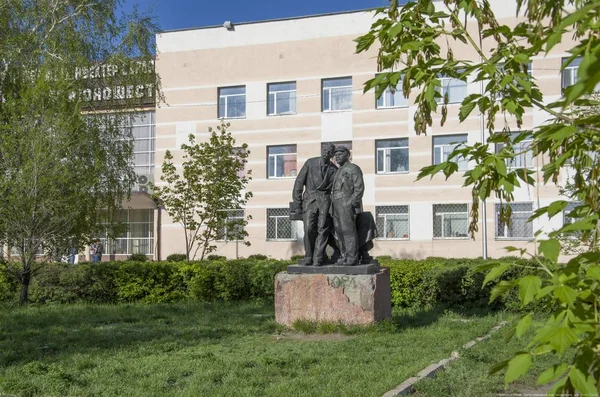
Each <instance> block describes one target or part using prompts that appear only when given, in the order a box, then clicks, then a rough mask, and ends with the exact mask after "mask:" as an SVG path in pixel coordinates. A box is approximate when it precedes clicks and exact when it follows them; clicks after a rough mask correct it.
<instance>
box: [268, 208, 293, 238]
mask: <svg viewBox="0 0 600 397" xmlns="http://www.w3.org/2000/svg"><path fill="white" fill-rule="evenodd" d="M267 240H296V230H295V228H294V227H293V226H292V221H291V220H290V209H289V208H267Z"/></svg>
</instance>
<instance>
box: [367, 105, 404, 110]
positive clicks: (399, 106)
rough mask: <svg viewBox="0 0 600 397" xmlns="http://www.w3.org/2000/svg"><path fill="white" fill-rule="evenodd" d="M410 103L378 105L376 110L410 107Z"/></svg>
mask: <svg viewBox="0 0 600 397" xmlns="http://www.w3.org/2000/svg"><path fill="white" fill-rule="evenodd" d="M408 107H409V105H398V106H377V105H375V110H387V109H408Z"/></svg>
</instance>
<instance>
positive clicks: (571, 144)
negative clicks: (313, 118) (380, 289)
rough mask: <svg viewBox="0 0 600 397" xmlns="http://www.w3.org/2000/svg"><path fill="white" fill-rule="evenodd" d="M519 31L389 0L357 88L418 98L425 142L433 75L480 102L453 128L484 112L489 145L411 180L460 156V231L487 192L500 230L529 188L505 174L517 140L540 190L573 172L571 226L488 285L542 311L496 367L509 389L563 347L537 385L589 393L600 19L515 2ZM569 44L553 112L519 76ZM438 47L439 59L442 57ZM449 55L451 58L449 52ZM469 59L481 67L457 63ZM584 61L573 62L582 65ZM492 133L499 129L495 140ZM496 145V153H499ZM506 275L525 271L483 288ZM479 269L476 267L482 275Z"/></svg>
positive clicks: (482, 6)
mask: <svg viewBox="0 0 600 397" xmlns="http://www.w3.org/2000/svg"><path fill="white" fill-rule="evenodd" d="M516 3H517V6H518V7H517V14H518V15H519V16H521V22H519V23H518V24H517V25H516V26H506V25H502V24H501V22H500V21H499V20H498V18H496V16H495V15H494V12H493V11H492V7H491V6H490V3H489V2H488V0H445V1H444V2H437V1H436V2H434V1H432V0H416V1H411V2H408V3H407V4H406V5H404V6H400V4H399V2H398V1H396V0H393V1H391V2H390V6H389V8H386V9H379V10H377V12H376V15H377V17H378V18H377V20H376V22H374V23H373V25H372V27H371V30H370V31H369V32H368V33H366V34H365V35H363V36H361V37H359V38H358V39H357V40H356V41H357V51H358V52H362V51H367V50H368V49H369V48H371V47H372V46H373V45H374V44H375V43H377V44H378V45H379V48H378V49H377V51H378V57H377V63H378V68H379V71H381V72H382V73H381V74H378V75H377V76H376V77H374V78H373V79H371V80H369V81H368V82H367V83H366V84H365V91H367V90H370V89H375V91H376V94H377V95H381V94H382V93H383V91H384V90H385V89H386V88H388V87H389V88H390V89H395V88H396V86H397V84H398V83H399V82H400V83H401V87H402V90H403V92H404V94H405V96H407V97H408V94H409V93H410V92H411V91H412V90H416V91H417V95H416V97H415V98H416V99H415V102H416V105H417V111H416V113H415V116H414V119H415V130H416V132H417V134H424V133H425V132H426V129H427V127H428V126H431V125H432V114H433V113H434V112H436V111H438V102H441V106H439V107H440V111H441V114H442V124H443V123H444V122H445V118H446V115H447V104H448V98H447V97H444V96H442V94H440V92H439V88H440V86H441V83H440V79H439V77H440V76H441V75H446V76H450V77H454V78H457V79H460V80H463V81H466V79H467V77H468V76H470V77H471V78H474V81H475V82H479V83H480V84H481V85H482V90H481V93H478V94H471V95H468V96H467V97H466V98H465V99H464V100H463V101H462V103H461V105H460V112H459V119H460V121H461V122H462V121H464V120H465V119H466V118H467V117H468V116H469V115H470V114H472V113H473V112H479V113H480V114H482V115H483V116H484V117H485V119H486V120H487V122H486V128H487V132H488V134H489V138H488V139H487V142H484V143H477V144H475V145H466V146H464V147H460V148H458V149H456V150H455V151H454V152H453V153H452V154H451V155H450V156H449V159H448V161H446V162H444V163H442V164H439V165H435V166H430V167H425V168H423V169H422V170H421V173H420V174H419V176H418V179H421V178H424V177H427V176H433V175H434V174H437V173H439V172H443V173H444V175H445V176H446V177H447V178H448V177H450V176H451V175H452V174H454V173H456V172H457V171H458V165H457V159H458V158H460V157H464V158H466V159H468V160H469V161H470V162H471V164H473V167H472V168H471V169H470V170H468V171H466V172H465V173H464V186H468V187H470V188H471V189H472V197H473V204H472V211H471V222H470V225H469V230H470V232H471V235H472V236H474V234H475V232H477V224H478V211H479V203H480V201H484V200H486V199H488V198H489V197H490V196H491V195H495V196H496V197H497V198H498V199H499V200H500V201H501V202H502V203H504V205H503V207H502V208H503V209H502V211H501V214H500V216H501V220H502V221H504V222H507V223H509V222H510V219H511V207H510V204H511V202H512V201H513V192H514V189H515V188H516V187H518V186H520V185H521V184H527V185H532V186H534V185H535V183H536V179H535V178H534V174H535V173H536V172H537V171H534V170H528V169H519V168H518V169H510V168H508V167H507V166H506V164H507V161H510V160H511V159H513V158H514V157H515V156H517V155H519V154H520V153H519V150H521V149H519V148H522V147H523V145H519V143H520V142H522V141H523V140H525V139H532V144H531V145H530V147H529V148H526V149H525V150H531V151H532V153H533V155H535V156H538V157H539V158H543V159H544V162H545V165H544V166H543V167H542V169H541V173H542V177H541V179H542V180H543V183H558V180H559V176H560V175H561V174H562V173H565V172H566V170H567V169H569V172H570V174H571V175H572V186H571V189H570V193H571V196H572V197H574V198H576V199H577V200H578V201H579V202H580V203H581V204H580V205H578V206H576V207H575V209H574V210H572V211H570V213H569V216H570V217H572V218H575V219H577V220H576V221H575V222H573V223H571V224H568V225H564V226H563V227H561V228H559V229H558V230H554V231H551V232H549V233H547V235H544V233H538V234H536V239H537V243H538V244H537V245H538V252H534V253H528V252H526V251H525V250H523V249H517V248H514V247H507V249H508V250H509V251H517V252H519V253H520V254H521V255H522V256H523V255H528V256H530V257H531V258H532V259H533V261H534V265H533V270H534V271H535V273H534V274H533V275H532V274H530V275H527V276H523V277H520V278H518V279H514V280H504V281H500V282H499V283H497V285H496V287H495V288H494V289H493V291H492V299H496V298H498V297H499V296H501V295H503V294H505V293H507V292H508V291H510V290H512V289H515V288H516V289H518V291H519V296H520V299H521V303H522V305H523V307H525V306H526V305H527V304H529V303H530V302H538V303H540V304H545V305H547V307H548V308H549V309H551V312H550V313H551V314H550V315H548V318H547V322H546V323H545V325H544V326H543V327H542V328H540V329H539V330H538V331H537V332H536V333H535V335H534V336H533V338H532V339H531V341H530V344H529V345H528V348H527V350H525V351H521V352H519V353H517V354H516V355H515V356H514V357H513V358H511V359H510V360H507V361H505V362H502V363H500V364H499V365H497V366H496V367H495V368H494V369H493V370H494V371H498V370H503V369H505V370H506V372H505V380H506V382H507V383H509V382H511V381H513V380H515V379H517V378H519V377H520V376H522V375H523V374H524V373H525V372H527V370H528V369H529V368H530V366H531V363H532V360H534V359H535V358H536V357H538V356H540V355H544V354H557V355H559V356H560V357H563V356H562V354H563V353H564V352H565V350H567V349H569V348H572V349H574V351H575V355H574V358H573V360H572V361H565V359H564V358H563V362H562V363H561V364H558V365H555V366H554V367H551V368H548V369H547V370H546V371H544V372H543V373H542V374H541V375H540V377H539V379H538V382H539V383H549V382H552V381H556V384H555V385H554V387H553V390H552V391H551V393H552V392H554V393H574V392H575V390H577V391H579V392H580V393H582V394H589V395H596V394H597V393H598V391H599V390H600V355H598V346H600V323H599V320H598V319H599V318H600V316H599V314H600V313H599V308H600V264H599V262H600V252H598V236H599V233H598V232H599V230H598V218H599V214H600V189H599V186H598V184H599V183H600V158H599V156H598V155H597V153H598V152H599V151H600V115H599V114H598V112H597V111H595V110H597V106H598V101H597V99H594V97H592V96H590V94H592V93H593V92H594V90H595V89H596V87H597V84H598V82H599V81H600V36H599V35H598V26H599V25H598V23H599V22H598V21H599V20H600V1H599V0H582V1H572V0H544V1H539V0H529V1H527V2H526V1H524V0H516ZM567 37H569V38H570V39H571V40H572V43H573V44H572V45H571V47H570V49H569V50H568V53H569V54H570V57H569V58H568V60H567V62H565V63H564V64H563V69H564V68H565V67H568V66H569V65H570V64H571V63H573V61H575V60H576V59H581V64H580V66H579V68H578V71H577V82H576V83H575V84H574V85H572V86H571V87H569V88H567V89H566V90H565V91H564V93H563V97H562V98H561V99H560V100H558V101H557V102H555V103H551V104H549V103H546V102H544V98H543V95H542V93H541V91H540V90H539V89H538V87H537V84H536V81H535V79H532V78H531V77H529V75H528V74H527V65H528V63H529V62H530V61H531V60H532V58H533V57H536V56H540V57H543V56H544V55H545V54H546V53H548V52H549V51H551V50H552V49H553V48H554V47H555V46H556V45H557V44H558V43H560V42H561V41H563V40H564V39H566V38H567ZM444 47H445V50H443V49H444ZM453 48H454V50H453ZM472 50H474V51H475V53H476V54H477V55H478V58H479V59H475V60H473V59H468V58H461V57H460V56H457V55H459V54H468V53H469V52H471V51H472ZM579 57H581V58H579ZM531 108H534V109H539V110H542V111H544V112H546V114H548V118H549V121H548V122H547V123H545V124H543V125H540V126H537V127H535V128H534V129H532V130H525V131H521V132H520V133H518V134H514V135H513V134H510V133H509V132H510V125H509V124H508V123H504V124H503V125H501V126H500V127H497V124H498V123H499V121H502V120H507V119H510V118H512V119H514V120H515V124H516V127H517V128H518V129H519V130H521V129H522V125H523V115H524V113H525V111H526V109H531ZM497 129H499V130H501V132H499V133H498V132H496V130H497ZM496 143H501V144H503V147H502V149H501V150H499V151H498V152H496V151H495V150H494V146H495V144H496ZM567 204H568V202H567V201H566V200H557V201H555V202H553V203H552V204H550V205H549V206H547V207H543V208H539V209H537V211H535V213H534V215H533V216H532V218H531V219H530V221H531V220H533V219H535V218H538V217H542V216H547V217H553V216H556V215H558V214H562V211H563V210H564V209H565V208H566V207H567ZM569 232H577V233H579V234H580V235H581V238H582V239H583V240H584V241H585V242H586V250H585V252H581V253H579V254H578V255H577V256H575V257H574V258H573V259H571V260H569V262H568V263H567V264H566V265H563V264H559V263H558V259H559V254H560V252H561V249H562V248H563V247H562V245H561V241H560V238H559V237H560V236H561V235H564V233H569ZM511 266H516V267H525V266H531V265H523V264H522V263H520V262H518V261H516V262H515V263H514V264H512V265H506V264H497V265H492V266H490V267H491V269H490V267H488V268H487V269H485V270H488V269H489V273H488V274H487V275H486V278H485V283H488V282H492V281H494V280H497V279H498V278H499V277H500V276H501V275H502V274H504V273H505V272H506V270H508V269H509V268H510V267H511ZM482 270H484V269H482ZM531 320H532V317H531V313H528V314H526V315H524V316H523V317H522V319H521V320H520V321H519V323H518V324H517V325H516V326H515V328H514V329H513V333H514V334H516V335H517V336H518V337H522V336H523V334H524V333H525V331H527V330H528V329H529V327H530V325H531V322H532V321H531Z"/></svg>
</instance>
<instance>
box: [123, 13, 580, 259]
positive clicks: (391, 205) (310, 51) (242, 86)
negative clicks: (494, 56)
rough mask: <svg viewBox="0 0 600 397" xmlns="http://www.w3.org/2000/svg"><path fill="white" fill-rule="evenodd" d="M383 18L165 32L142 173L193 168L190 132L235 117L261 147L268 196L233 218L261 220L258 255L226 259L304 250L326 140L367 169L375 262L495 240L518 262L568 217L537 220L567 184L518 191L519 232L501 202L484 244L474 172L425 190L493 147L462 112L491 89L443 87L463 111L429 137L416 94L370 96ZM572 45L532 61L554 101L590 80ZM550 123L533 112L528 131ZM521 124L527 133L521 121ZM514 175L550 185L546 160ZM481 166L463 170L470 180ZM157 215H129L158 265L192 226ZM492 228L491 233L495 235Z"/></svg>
mask: <svg viewBox="0 0 600 397" xmlns="http://www.w3.org/2000/svg"><path fill="white" fill-rule="evenodd" d="M494 6H495V7H496V8H497V15H499V17H500V18H501V23H504V24H507V25H509V26H511V25H512V26H514V25H515V24H516V23H517V22H518V20H517V19H516V18H514V15H515V8H514V7H513V8H512V9H511V7H510V6H507V5H506V4H505V3H504V2H502V3H501V2H497V4H496V3H495V4H494ZM372 22H373V14H372V13H371V12H348V13H340V14H332V15H320V16H310V17H301V18H293V19H286V20H275V21H265V22H256V23H244V24H234V25H233V26H228V27H224V26H218V27H207V28H200V29H192V30H182V31H173V32H166V33H162V34H160V35H158V37H157V48H158V55H157V59H156V71H157V73H158V74H159V75H160V78H161V84H162V90H163V94H164V102H161V103H157V106H156V110H155V113H154V112H149V113H148V114H149V119H151V120H152V122H151V123H150V124H151V128H152V132H151V133H148V131H146V132H142V130H143V128H140V134H142V135H140V138H138V137H137V135H136V139H140V141H138V142H139V143H136V165H139V166H140V167H142V166H143V167H146V168H144V170H143V175H148V178H153V179H154V180H155V181H156V183H157V184H160V164H162V162H163V159H164V154H165V152H166V150H170V151H171V152H172V153H173V155H174V162H175V163H176V164H177V163H179V164H180V163H181V162H182V155H183V154H182V152H181V151H180V150H179V148H180V146H181V144H183V143H187V139H188V135H189V134H194V135H195V136H196V137H197V139H198V140H202V139H203V138H207V137H208V135H209V134H208V127H210V126H213V127H214V126H216V125H218V123H219V121H220V119H225V120H226V121H228V122H229V123H230V124H231V128H230V130H231V131H232V133H233V135H234V136H235V138H236V140H237V142H238V143H240V144H242V143H247V144H248V145H249V150H250V155H249V158H248V160H249V162H248V164H247V168H248V169H251V170H252V178H253V179H252V181H251V182H250V184H249V185H248V189H249V190H250V191H252V193H253V195H254V197H253V198H252V199H251V200H250V201H249V202H248V205H247V206H246V208H244V209H243V211H235V212H234V211H232V212H231V213H230V216H231V217H240V216H248V215H251V217H252V219H251V220H250V221H249V224H248V225H247V226H246V231H247V232H248V234H249V236H248V237H247V240H248V241H249V242H250V243H251V245H250V246H248V247H247V246H245V245H244V244H241V242H239V241H222V242H219V244H218V246H219V247H218V250H217V251H216V252H215V253H216V254H219V255H225V256H227V257H230V258H231V257H233V258H235V257H236V256H238V257H246V256H248V255H251V254H258V253H260V254H266V255H269V256H271V257H274V258H290V257H291V256H292V255H297V254H301V253H302V252H303V246H302V224H301V222H298V221H290V220H289V219H288V214H289V210H288V203H289V202H290V201H291V198H292V186H293V183H294V179H295V175H296V173H297V172H298V171H299V170H300V168H301V167H302V165H303V164H304V162H305V161H306V160H307V159H308V158H310V157H314V156H318V155H319V154H320V150H321V145H322V144H323V143H325V142H333V143H335V144H343V145H346V146H348V147H349V148H351V150H352V157H351V160H352V162H354V163H356V164H357V165H359V166H360V167H361V168H362V170H363V174H364V180H365V187H366V189H365V196H364V198H363V205H364V209H365V210H366V211H371V212H372V213H373V215H374V216H375V218H376V221H377V226H378V231H379V238H378V239H377V241H376V243H375V248H374V250H373V251H372V252H373V254H374V255H391V256H393V257H406V258H423V257H428V256H447V257H478V256H481V255H482V250H483V242H482V240H484V239H485V241H486V243H487V244H486V245H487V253H488V255H489V256H491V257H499V256H503V255H505V254H506V252H505V250H504V249H503V247H505V246H507V245H513V246H517V247H527V248H529V249H531V250H532V251H533V250H534V248H535V247H534V245H533V244H534V243H533V242H532V240H533V236H534V232H535V231H536V230H537V229H539V228H556V227H558V226H560V225H561V224H562V222H563V220H562V219H558V218H554V219H552V220H551V221H550V220H548V219H541V220H536V221H534V222H533V224H529V223H527V222H526V220H527V218H528V217H529V216H530V215H531V213H532V212H533V211H534V210H535V209H536V208H538V207H540V206H545V205H548V203H550V202H551V201H553V200H555V199H557V197H558V195H559V190H558V188H556V187H555V186H552V185H548V186H543V185H538V186H537V187H536V188H529V187H523V188H521V189H518V190H517V191H516V193H515V204H514V205H513V222H512V225H511V226H510V227H509V226H507V225H504V224H501V223H500V222H498V219H497V218H498V217H497V213H498V207H499V203H497V202H494V201H493V199H491V200H489V201H488V202H487V203H486V204H485V208H486V215H485V217H484V216H483V214H481V213H480V225H479V233H477V235H476V238H475V240H472V239H470V237H469V235H468V232H467V227H468V223H469V212H470V207H471V191H470V189H468V188H464V187H462V184H463V180H462V177H461V175H454V176H452V177H451V178H449V179H448V180H445V177H444V176H443V175H436V176H435V177H433V178H432V179H426V180H425V179H424V180H421V181H415V180H416V178H417V175H418V173H419V170H420V169H421V168H422V167H424V166H428V165H431V164H436V163H439V162H441V161H444V160H445V159H446V158H447V156H448V154H449V153H450V152H451V151H452V149H453V148H454V147H455V146H456V145H459V144H460V143H461V142H467V143H469V144H473V143H475V142H481V141H485V139H486V138H487V131H485V129H484V127H483V126H484V122H483V120H482V118H481V117H480V116H478V115H477V114H475V112H474V113H473V115H472V116H471V117H470V118H469V119H467V120H466V121H465V122H463V123H459V121H458V109H459V106H460V105H459V104H460V102H461V101H462V99H463V98H464V97H465V96H466V95H468V94H470V93H479V92H480V90H481V86H480V83H473V82H467V83H464V82H462V81H459V80H455V79H442V87H443V88H442V89H443V90H444V93H447V94H448V98H449V101H450V104H449V105H448V118H447V121H446V123H445V125H444V126H443V127H441V126H440V120H441V113H439V114H438V115H437V116H436V117H435V118H434V123H433V127H432V128H431V129H430V130H429V131H428V134H427V135H426V136H417V135H415V133H414V124H413V115H414V112H415V106H414V105H413V102H414V98H404V97H403V96H402V93H401V90H399V91H396V92H394V93H392V92H391V91H387V92H385V93H384V95H383V96H382V97H381V98H379V99H376V98H375V94H374V92H372V91H371V92H367V93H363V84H364V83H365V81H367V80H368V79H370V78H372V77H373V76H374V75H375V74H376V52H374V51H371V52H368V53H362V54H356V53H355V45H356V44H355V42H354V41H353V40H354V39H355V38H356V37H358V36H360V35H362V34H364V33H366V32H368V30H369V29H370V26H371V23H372ZM475 27H476V26H475V25H474V24H473V28H475ZM570 44H571V43H562V44H559V45H557V47H556V48H555V49H554V50H553V52H551V53H550V54H548V55H547V56H546V57H543V58H535V59H533V62H532V64H531V68H530V69H531V75H532V76H533V78H535V79H536V82H537V84H538V85H539V87H540V89H541V90H542V92H543V93H544V96H545V100H546V101H548V102H551V101H553V100H555V99H556V98H559V97H560V95H561V92H562V87H563V86H564V85H569V84H572V82H573V79H574V78H576V77H575V75H576V74H575V73H574V71H576V70H575V69H576V66H574V69H573V70H567V71H565V72H564V73H563V74H562V75H561V73H560V68H561V64H562V62H563V59H564V58H565V57H567V53H566V49H567V48H569V47H570ZM487 45H489V46H492V45H493V43H487ZM452 46H453V51H454V53H455V54H457V53H460V54H461V57H464V56H469V54H471V53H472V54H471V55H472V57H473V59H474V60H477V58H476V57H477V55H476V53H475V52H474V51H473V50H471V49H469V48H468V47H466V46H464V45H462V44H461V43H459V42H457V43H452ZM465 54H466V55H465ZM415 95H416V94H415ZM547 118H548V116H547V115H546V114H544V113H543V112H540V111H537V110H530V111H529V112H528V113H526V114H525V116H524V121H525V123H524V126H523V128H531V127H533V126H535V125H539V124H540V123H543V122H544V121H545V120H546V119H547ZM507 123H508V124H509V126H510V127H512V130H513V131H518V130H517V129H516V125H515V123H513V122H512V121H510V120H509V121H508V122H507ZM497 124H498V125H500V124H501V123H497ZM511 124H512V125H511ZM142 125H143V126H146V127H147V126H148V125H149V124H145V123H142ZM500 128H501V127H500ZM149 136H151V137H152V138H151V139H149V138H148V137H149ZM150 141H151V142H150ZM141 142H144V143H143V144H142V143H141ZM522 145H523V146H524V147H526V146H527V145H528V142H524V143H523V144H522ZM138 149H139V150H138ZM138 157H139V158H138ZM155 165H158V166H155ZM507 165H508V166H509V167H526V168H530V169H533V170H535V171H537V172H536V174H535V175H536V179H537V180H538V181H541V175H540V172H539V171H540V169H541V167H542V165H543V159H541V158H534V157H532V156H531V155H530V154H523V155H519V156H517V158H515V160H514V161H513V162H511V163H509V164H507ZM469 166H470V165H469V164H468V162H466V161H459V167H460V169H461V171H464V170H467V169H468V168H469ZM140 173H141V174H142V171H140ZM132 209H133V208H132ZM143 209H144V210H147V211H148V213H147V214H145V215H144V216H142V215H143V214H141V212H140V213H139V214H138V213H137V212H136V211H140V210H142V208H136V209H133V212H132V211H130V212H129V215H128V216H129V222H130V223H131V224H132V226H135V227H130V232H129V234H130V235H128V236H127V237H124V238H125V239H126V240H127V244H129V245H127V247H125V246H123V247H122V248H120V251H121V252H124V251H125V250H128V253H132V252H135V251H136V250H137V251H139V252H143V253H146V254H148V255H152V256H153V257H154V258H155V259H164V258H165V257H166V256H167V255H169V254H171V253H182V252H184V251H185V244H184V235H183V229H182V227H181V225H179V224H177V223H173V221H172V220H171V219H170V218H169V216H168V214H167V213H166V212H165V211H164V210H158V209H152V210H150V207H148V208H143ZM484 222H485V226H486V228H485V229H487V236H484V235H483V233H482V231H483V230H484ZM134 223H135V224H134ZM135 230H137V232H136V231H135ZM141 239H146V240H145V241H146V242H145V243H143V244H146V245H140V244H142V240H141ZM134 247H138V248H134ZM139 247H150V248H143V249H142V248H139ZM144 250H145V251H144Z"/></svg>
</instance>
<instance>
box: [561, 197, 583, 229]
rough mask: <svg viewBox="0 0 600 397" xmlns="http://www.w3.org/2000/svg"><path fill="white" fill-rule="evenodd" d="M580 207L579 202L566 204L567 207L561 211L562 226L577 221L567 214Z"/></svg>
mask: <svg viewBox="0 0 600 397" xmlns="http://www.w3.org/2000/svg"><path fill="white" fill-rule="evenodd" d="M580 205H581V203H580V202H579V201H571V202H570V203H569V204H567V206H566V207H565V209H564V210H563V224H564V225H570V224H571V223H573V222H575V221H576V220H577V218H573V217H571V216H569V214H570V213H571V212H572V211H573V210H574V209H575V208H576V207H579V206H580Z"/></svg>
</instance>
